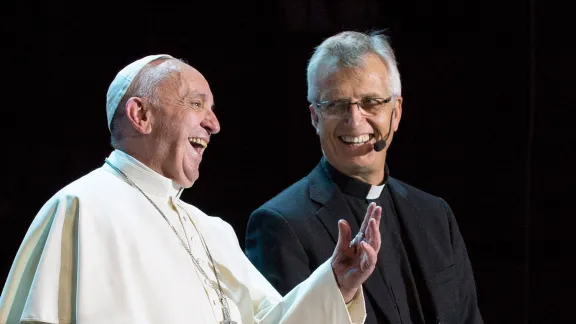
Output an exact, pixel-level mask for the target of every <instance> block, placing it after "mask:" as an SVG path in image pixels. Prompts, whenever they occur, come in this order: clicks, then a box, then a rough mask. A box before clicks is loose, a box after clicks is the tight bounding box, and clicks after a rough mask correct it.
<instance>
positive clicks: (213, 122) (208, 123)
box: [200, 110, 220, 134]
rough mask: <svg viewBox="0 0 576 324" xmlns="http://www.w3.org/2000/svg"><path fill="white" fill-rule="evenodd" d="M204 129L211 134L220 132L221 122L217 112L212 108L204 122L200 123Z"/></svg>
mask: <svg viewBox="0 0 576 324" xmlns="http://www.w3.org/2000/svg"><path fill="white" fill-rule="evenodd" d="M200 126H202V127H203V128H204V129H206V130H207V131H208V133H210V134H218V132H219V131H220V122H219V121H218V118H217V117H216V114H214V112H213V111H212V110H209V111H208V113H207V114H206V116H205V117H204V119H203V120H202V122H201V123H200Z"/></svg>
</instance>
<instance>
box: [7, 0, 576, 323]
mask: <svg viewBox="0 0 576 324" xmlns="http://www.w3.org/2000/svg"><path fill="white" fill-rule="evenodd" d="M116 6H118V5H116ZM530 6H531V4H530V3H528V2H525V3H524V2H519V1H518V2H517V3H512V2H508V3H507V4H502V3H497V2H495V1H494V2H476V3H465V2H462V3H443V4H438V3H436V2H434V3H430V4H427V5H426V4H419V5H416V4H408V3H401V4H399V3H395V4H384V3H379V2H377V1H369V0H365V1H359V0H357V1H321V0H298V1H289V0H286V1H276V2H273V1H268V2H266V3H263V4H262V3H256V2H250V3H245V2H242V3H232V2H229V3H225V2H223V1H220V2H218V1H214V2H212V3H209V4H206V3H189V4H187V5H168V4H155V5H147V6H142V5H140V6H138V7H132V8H131V7H128V6H126V8H125V9H122V10H120V9H118V8H115V7H110V6H108V7H104V6H101V7H94V6H90V5H87V6H86V7H83V8H80V7H74V8H73V7H55V6H53V5H52V6H50V7H37V6H31V5H28V6H27V5H19V6H8V7H6V8H5V10H4V11H3V12H2V13H1V15H2V17H1V20H0V24H1V26H2V48H3V50H2V52H3V53H2V56H4V60H2V61H3V69H2V76H3V78H2V79H3V81H4V82H3V85H2V94H3V95H2V101H1V102H2V112H3V113H4V116H3V117H4V118H3V122H2V128H1V130H0V131H1V135H2V140H3V148H4V149H3V153H2V165H3V168H2V170H3V171H4V177H3V179H4V181H3V186H2V190H3V193H2V195H1V197H2V198H1V200H0V238H1V240H2V242H3V243H4V244H3V245H2V249H1V250H0V281H2V282H4V278H5V276H6V275H7V274H8V271H9V269H10V265H11V262H12V259H13V258H14V256H15V254H16V251H17V249H18V247H19V244H20V242H21V239H22V238H23V235H24V234H25V232H26V230H27V228H28V226H29V224H30V222H31V220H32V219H33V217H34V216H35V214H36V212H37V211H38V210H39V208H40V207H41V206H42V204H43V203H44V202H45V201H46V200H47V199H48V198H49V197H50V196H51V195H52V194H54V193H55V192H56V191H57V190H59V189H60V188H62V187H63V186H64V185H66V184H68V183H69V182H71V181H73V180H75V179H77V178H78V177H80V176H82V175H84V174H86V173H87V172H89V171H91V170H92V169H94V168H97V167H99V166H100V165H102V163H103V159H104V158H105V157H106V156H107V155H108V154H109V153H110V146H109V134H108V131H107V128H106V117H105V94H106V89H107V87H108V84H109V82H110V81H111V80H112V79H113V77H114V75H115V74H116V73H117V71H118V70H119V69H121V68H122V67H124V66H125V65H126V64H128V63H130V62H132V61H133V60H135V59H137V58H140V57H142V56H144V55H148V54H155V53H169V54H172V55H174V56H177V57H181V58H184V59H186V60H187V61H188V62H189V63H190V64H191V65H192V66H194V67H196V68H197V69H199V70H200V71H201V72H202V73H203V74H204V75H205V77H206V78H207V79H208V81H209V82H210V84H211V87H212V90H213V93H214V94H215V99H216V105H217V110H216V113H217V115H218V117H219V119H220V123H221V126H222V131H221V133H220V134H218V135H216V136H214V137H213V140H212V142H211V145H210V148H209V149H208V150H207V152H206V154H205V155H204V160H203V162H202V165H201V168H200V171H201V176H200V179H199V180H198V181H197V183H196V184H195V185H194V187H193V188H191V189H189V190H187V191H185V193H184V194H183V199H184V200H186V201H188V202H190V203H192V204H195V205H196V206H198V207H200V208H201V209H202V210H204V211H205V212H206V213H208V214H211V215H217V216H220V217H222V218H223V219H225V220H226V221H228V222H230V223H231V224H232V225H233V226H234V228H235V230H236V233H237V235H238V238H239V240H240V242H241V243H242V244H243V239H244V230H245V225H246V221H247V217H248V215H249V214H250V212H251V211H252V210H253V209H254V208H256V207H258V206H259V205H260V204H262V203H264V202H265V201H266V200H267V199H269V198H271V197H272V196H273V195H275V194H276V193H278V192H279V191H280V190H282V189H284V188H285V187H286V186H288V185H289V184H291V183H293V182H294V181H296V180H298V179H300V178H301V177H303V176H305V175H306V174H307V173H308V172H309V171H310V170H311V169H312V168H313V166H314V165H315V164H316V163H317V162H318V160H319V158H320V149H319V143H318V140H317V138H316V136H315V133H314V132H313V129H312V127H311V126H310V117H309V115H308V109H307V102H306V84H305V81H306V80H305V68H306V63H307V59H308V58H309V56H310V54H311V52H312V50H313V48H314V47H315V46H317V45H318V44H319V43H320V42H321V41H322V40H323V39H324V38H325V37H328V36H330V35H332V34H334V33H336V32H339V31H342V30H347V29H351V30H358V31H368V30H372V29H382V28H387V29H388V34H389V35H390V36H391V39H392V44H393V46H394V47H395V49H396V52H397V57H398V61H399V64H400V65H399V68H400V72H401V75H402V83H403V97H404V111H403V118H402V122H401V124H400V130H399V132H398V133H397V135H396V137H395V141H394V143H393V144H392V148H391V149H390V153H389V158H388V163H389V165H390V169H391V174H392V175H393V176H395V177H397V178H399V179H401V180H404V181H406V182H408V183H411V184H412V185H414V186H416V187H419V188H421V189H423V190H425V191H428V192H430V193H432V194H435V195H439V196H441V197H443V198H445V199H446V200H447V201H448V202H449V203H450V204H451V206H452V208H453V210H454V211H455V214H456V217H457V219H458V221H459V224H460V228H461V231H462V233H463V235H464V238H465V240H466V243H467V244H468V249H469V253H470V257H471V260H472V263H473V267H474V270H475V273H476V280H477V286H478V293H479V300H480V307H481V309H482V311H483V314H484V317H485V320H486V323H527V322H528V320H529V322H530V323H561V322H566V321H567V320H568V317H567V315H566V314H567V313H568V309H569V306H570V304H569V301H570V299H569V298H567V296H570V293H571V292H572V289H573V288H572V287H573V284H574V279H573V276H570V274H571V273H572V271H571V268H569V266H568V264H567V263H566V260H567V258H566V255H569V254H570V251H569V239H570V234H572V232H573V231H572V228H571V227H570V226H568V225H567V223H566V222H567V221H570V222H572V223H573V221H572V220H571V219H570V217H571V216H573V213H572V212H571V208H570V207H571V206H569V198H570V196H569V191H570V190H571V188H570V186H571V185H570V182H573V181H574V180H576V178H575V177H574V175H573V174H572V173H569V171H570V169H571V167H572V166H573V165H574V162H575V160H576V159H575V154H574V152H573V149H572V147H571V146H570V144H574V136H573V135H572V134H571V132H570V129H569V128H570V126H571V125H572V122H571V119H570V118H568V117H566V114H565V112H566V111H567V110H568V107H570V105H573V104H571V103H570V102H569V101H566V100H565V99H566V98H560V97H558V96H556V95H555V94H554V93H553V92H554V91H555V90H556V89H557V88H561V87H564V90H568V89H569V88H568V87H567V86H562V85H561V84H562V83H560V82H559V79H558V76H559V75H562V73H563V71H564V69H565V68H566V67H567V66H568V65H569V64H573V63H572V61H571V59H570V57H571V55H570V51H572V53H573V50H572V49H571V48H570V47H569V46H567V45H559V44H560V43H559V42H555V41H553V40H551V39H549V38H544V37H540V36H539V35H541V34H540V33H539V32H538V33H537V32H536V31H537V30H538V29H536V31H535V30H534V28H533V26H534V21H535V20H536V19H535V17H537V16H536V14H535V12H536V11H538V12H540V13H541V11H540V10H535V9H534V8H535V7H532V12H531V10H530V9H531V7H530ZM532 6H533V4H532ZM542 16H544V14H542ZM538 17H541V16H538ZM531 27H532V30H531ZM536 45H538V47H536ZM536 48H538V49H540V48H543V49H545V50H542V51H538V50H536ZM536 58H538V59H542V60H543V61H545V62H546V63H547V64H548V65H547V66H546V68H545V69H544V68H541V69H538V68H537V67H539V66H540V65H536V64H535V62H539V60H535V59H536ZM539 80H541V81H539ZM536 89H538V91H536Z"/></svg>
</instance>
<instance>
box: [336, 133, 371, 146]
mask: <svg viewBox="0 0 576 324" xmlns="http://www.w3.org/2000/svg"><path fill="white" fill-rule="evenodd" d="M340 139H341V140H342V141H344V142H346V143H351V144H363V143H366V142H368V141H369V140H370V134H364V135H361V136H345V135H343V136H340Z"/></svg>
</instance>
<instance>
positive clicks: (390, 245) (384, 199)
mask: <svg viewBox="0 0 576 324" xmlns="http://www.w3.org/2000/svg"><path fill="white" fill-rule="evenodd" d="M322 165H323V166H324V168H325V169H326V171H327V173H328V175H329V176H330V177H331V179H332V180H333V181H334V183H336V185H337V186H338V188H339V189H340V191H341V192H342V195H343V197H344V200H345V201H346V204H347V205H348V207H349V208H350V212H351V213H352V214H353V215H354V218H355V220H356V221H357V222H358V227H360V226H361V224H362V221H363V220H364V216H365V214H366V210H367V208H368V205H369V204H370V203H371V202H376V204H377V205H378V206H381V207H382V218H381V221H380V234H381V237H382V244H381V247H380V249H381V252H380V253H386V254H388V255H390V256H391V257H390V258H386V259H384V260H381V259H379V260H378V264H377V266H378V267H380V270H381V271H380V273H382V276H383V278H382V279H383V280H384V282H385V284H386V286H387V288H388V293H389V295H390V297H391V298H392V301H393V302H394V303H395V309H396V312H397V313H396V314H382V313H380V314H376V317H377V319H378V323H401V324H420V323H423V322H424V321H423V319H422V307H421V305H420V302H419V297H418V289H417V283H420V280H419V278H417V277H415V276H414V273H415V272H414V271H413V269H412V268H411V265H410V260H411V259H412V257H411V256H410V254H411V253H410V247H409V242H408V241H407V239H406V237H405V234H404V233H403V229H402V226H401V223H400V222H399V220H398V217H397V214H396V211H395V209H394V204H393V203H392V199H391V196H390V191H389V189H388V186H386V180H387V179H388V174H389V170H388V167H387V166H386V167H385V170H384V171H385V172H384V183H383V184H382V185H381V186H373V185H371V184H368V183H365V182H363V181H360V180H358V179H355V178H352V177H349V176H347V175H345V174H343V173H341V172H340V171H338V170H336V169H335V168H334V167H332V166H331V165H330V164H329V163H328V161H327V160H326V159H325V158H323V159H322ZM352 235H355V233H353V234H352ZM382 250H383V251H382ZM416 273H417V271H416ZM418 286H419V285H418ZM367 297H368V298H371V296H367ZM398 319H399V321H398Z"/></svg>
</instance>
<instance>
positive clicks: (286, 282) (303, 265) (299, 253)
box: [245, 208, 312, 295]
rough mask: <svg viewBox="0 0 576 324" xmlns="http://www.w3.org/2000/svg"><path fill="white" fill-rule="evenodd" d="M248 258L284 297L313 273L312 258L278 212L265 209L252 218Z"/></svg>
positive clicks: (247, 234) (250, 220)
mask: <svg viewBox="0 0 576 324" xmlns="http://www.w3.org/2000/svg"><path fill="white" fill-rule="evenodd" d="M245 250H246V255H247V256H248V259H250V261H252V263H253V264H254V266H255V267H256V268H257V269H258V270H259V271H260V272H261V273H262V274H263V275H264V277H266V279H268V281H269V282H270V283H271V284H272V285H273V286H274V287H275V288H276V290H278V292H279V293H280V294H282V295H285V294H287V293H288V292H289V291H290V290H292V288H294V287H296V286H297V285H298V284H299V283H301V282H302V281H304V280H306V278H308V277H309V276H310V274H311V273H312V271H310V266H309V264H308V257H307V255H306V252H305V251H304V248H303V246H302V245H301V244H300V241H299V239H298V237H297V236H296V234H295V233H294V230H293V229H292V227H291V226H290V224H289V223H288V222H287V221H286V219H285V218H284V217H283V216H282V215H280V214H279V213H278V212H276V211H274V210H271V209H265V208H261V209H258V210H256V211H255V212H254V213H252V215H251V216H250V219H249V221H248V226H247V229H246V244H245Z"/></svg>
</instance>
